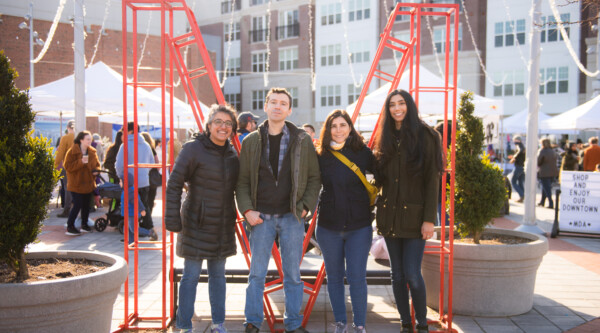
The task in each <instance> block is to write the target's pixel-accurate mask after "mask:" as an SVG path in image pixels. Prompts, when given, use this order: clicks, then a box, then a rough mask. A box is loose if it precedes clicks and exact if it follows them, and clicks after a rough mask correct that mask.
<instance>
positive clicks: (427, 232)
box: [421, 222, 433, 239]
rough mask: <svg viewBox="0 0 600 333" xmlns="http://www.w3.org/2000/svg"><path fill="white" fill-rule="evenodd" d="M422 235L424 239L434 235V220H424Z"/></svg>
mask: <svg viewBox="0 0 600 333" xmlns="http://www.w3.org/2000/svg"><path fill="white" fill-rule="evenodd" d="M421 235H423V239H429V238H431V237H433V222H423V225H421Z"/></svg>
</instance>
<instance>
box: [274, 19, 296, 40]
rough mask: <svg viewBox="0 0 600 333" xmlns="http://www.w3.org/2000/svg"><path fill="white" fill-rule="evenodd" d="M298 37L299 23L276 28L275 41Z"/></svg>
mask: <svg viewBox="0 0 600 333" xmlns="http://www.w3.org/2000/svg"><path fill="white" fill-rule="evenodd" d="M298 36H300V23H298V22H295V23H292V24H288V25H280V26H278V27H277V39H286V38H293V37H298Z"/></svg>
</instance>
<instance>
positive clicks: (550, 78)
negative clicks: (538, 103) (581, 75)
mask: <svg viewBox="0 0 600 333" xmlns="http://www.w3.org/2000/svg"><path fill="white" fill-rule="evenodd" d="M557 74H558V75H557ZM568 92H569V67H558V68H554V67H549V68H541V69H540V94H556V93H560V94H562V93H568Z"/></svg>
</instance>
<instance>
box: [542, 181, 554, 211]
mask: <svg viewBox="0 0 600 333" xmlns="http://www.w3.org/2000/svg"><path fill="white" fill-rule="evenodd" d="M553 180H554V177H541V178H540V183H542V200H541V201H540V204H541V205H542V206H543V205H544V203H546V198H548V207H554V201H552V181H553Z"/></svg>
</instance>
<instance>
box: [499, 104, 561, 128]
mask: <svg viewBox="0 0 600 333" xmlns="http://www.w3.org/2000/svg"><path fill="white" fill-rule="evenodd" d="M528 114H529V109H527V108H525V109H524V110H522V111H520V112H517V113H515V114H513V115H512V116H510V117H506V118H504V119H503V120H502V132H503V133H527V116H528ZM550 118H552V117H550V116H549V115H547V114H546V113H544V112H542V111H539V112H538V132H540V133H560V132H561V131H557V130H552V129H548V128H547V127H546V126H543V124H542V123H543V122H544V121H545V120H548V119H550Z"/></svg>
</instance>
